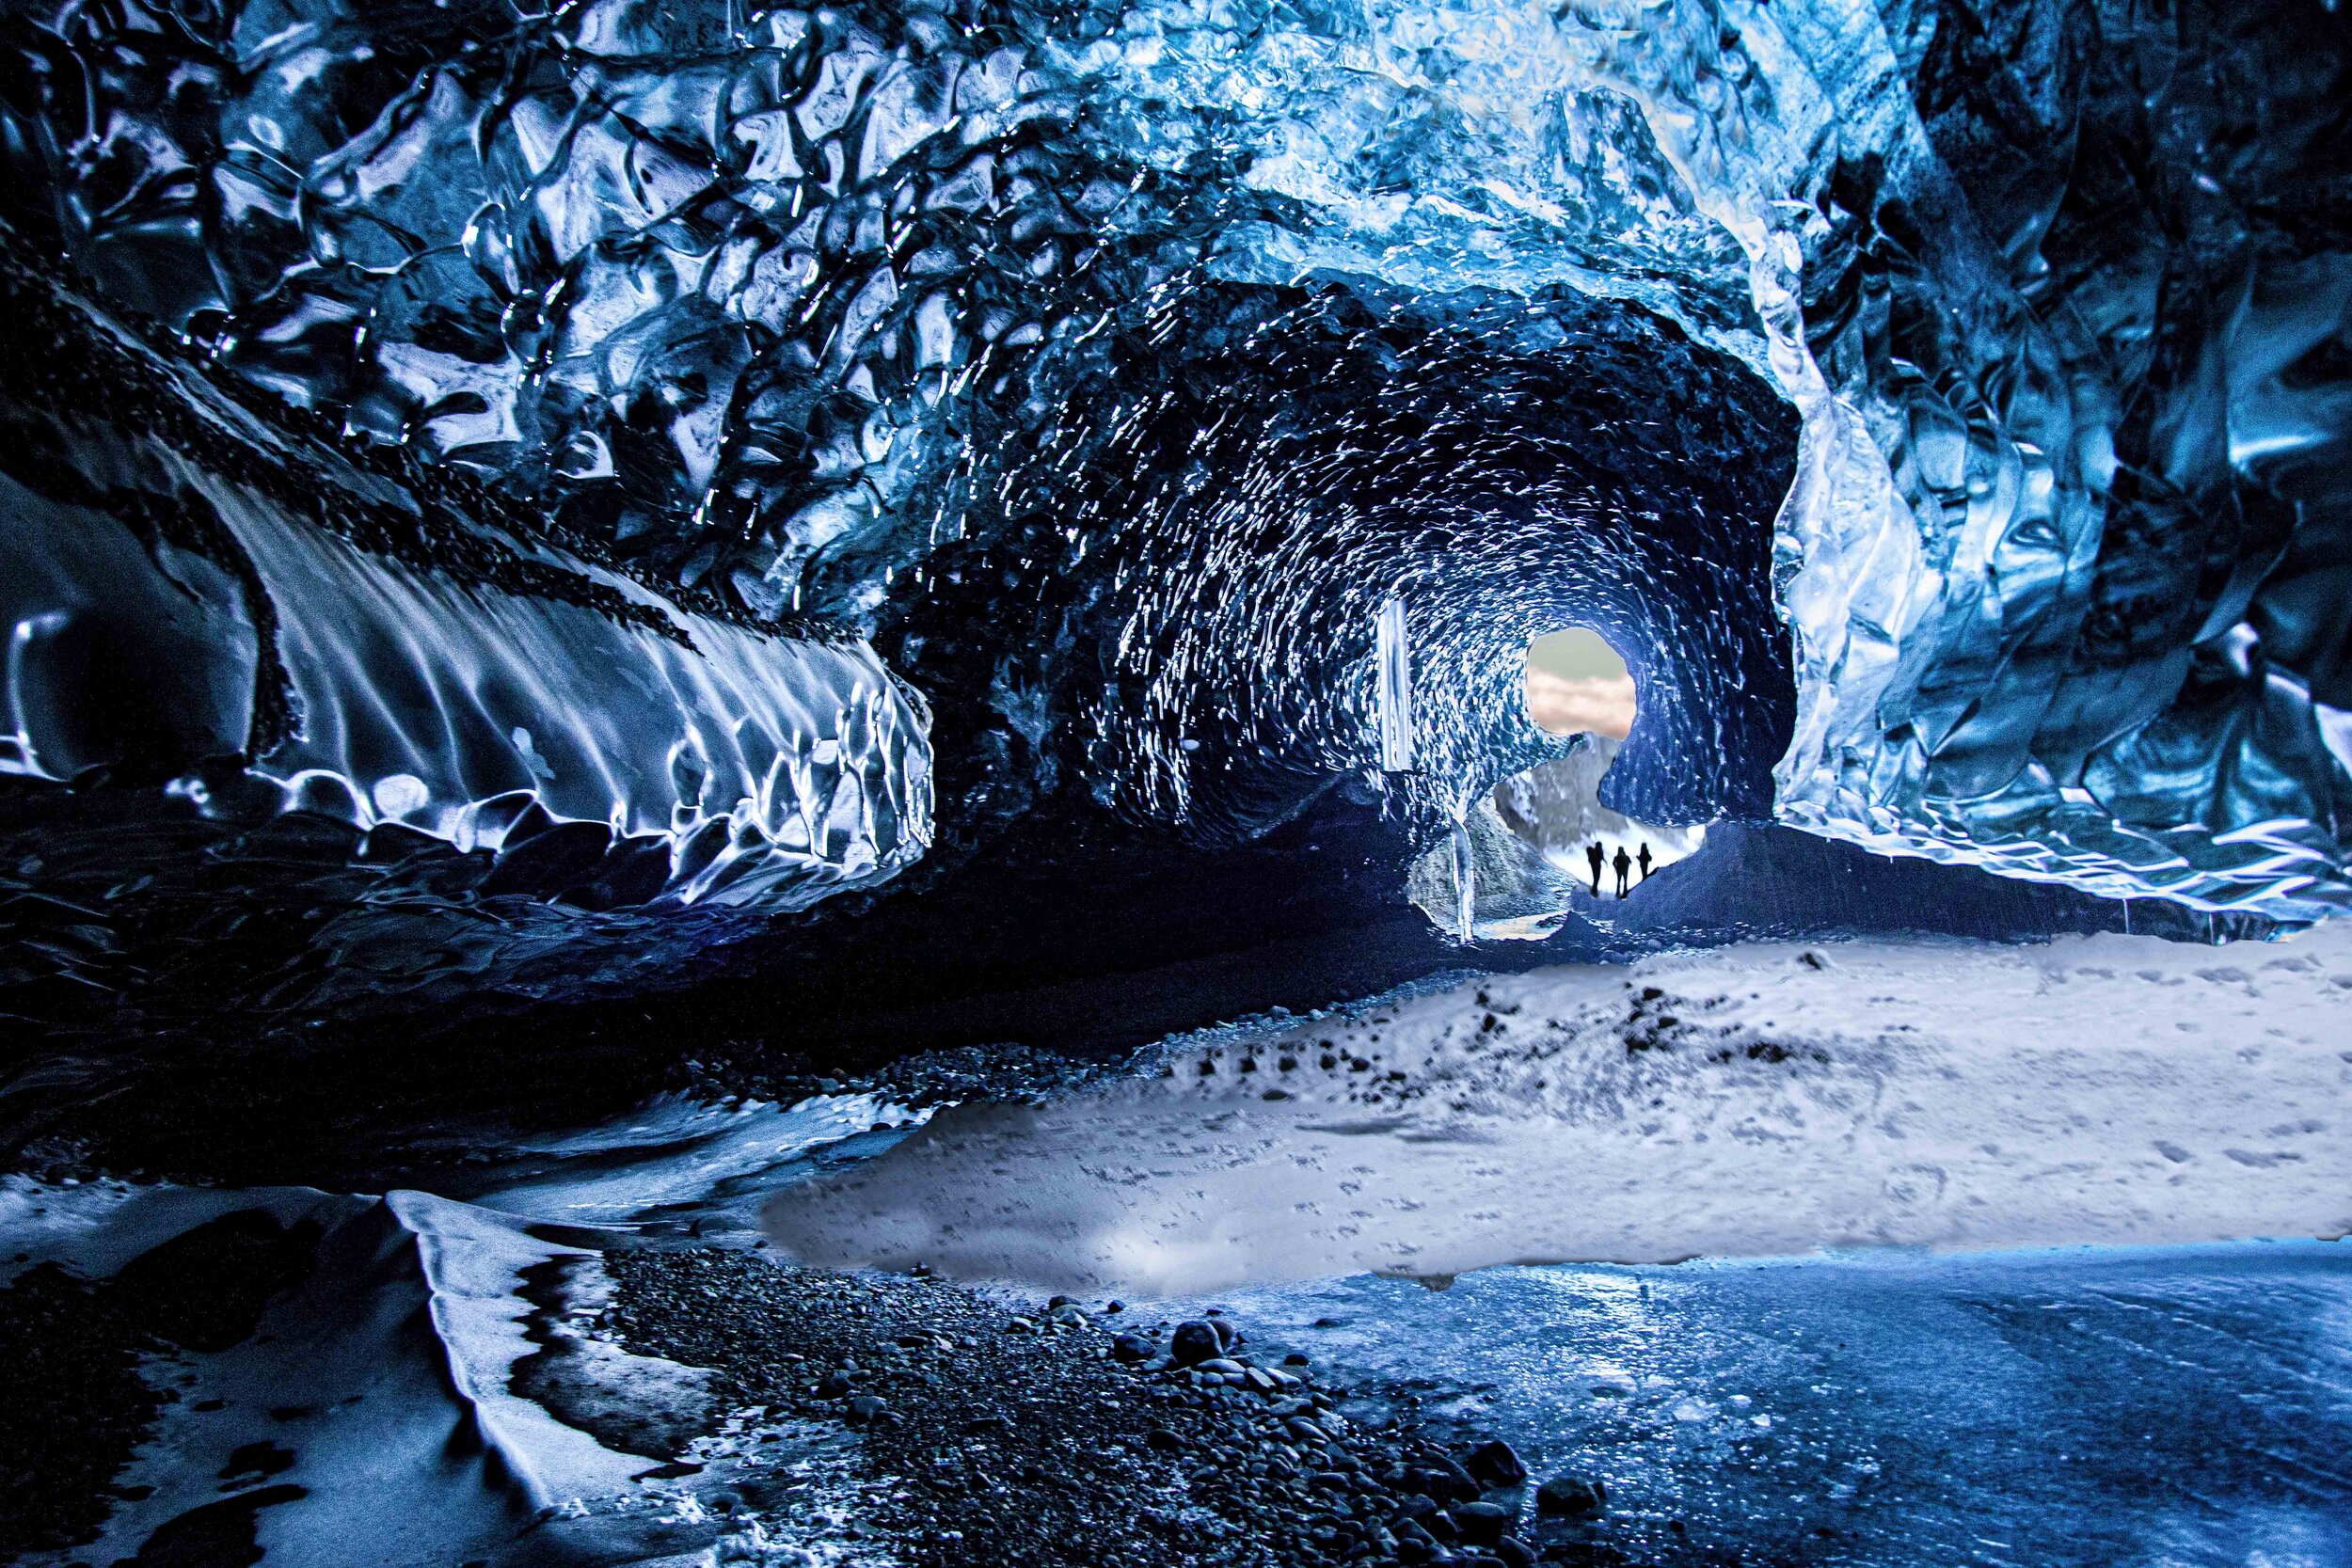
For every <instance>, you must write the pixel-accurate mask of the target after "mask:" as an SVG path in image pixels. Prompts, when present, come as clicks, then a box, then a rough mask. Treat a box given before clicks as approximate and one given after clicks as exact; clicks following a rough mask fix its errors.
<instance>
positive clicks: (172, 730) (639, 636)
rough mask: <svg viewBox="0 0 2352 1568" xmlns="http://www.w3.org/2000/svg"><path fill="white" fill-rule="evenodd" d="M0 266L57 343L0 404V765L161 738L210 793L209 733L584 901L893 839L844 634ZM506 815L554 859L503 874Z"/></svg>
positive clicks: (887, 730)
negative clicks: (473, 501)
mask: <svg viewBox="0 0 2352 1568" xmlns="http://www.w3.org/2000/svg"><path fill="white" fill-rule="evenodd" d="M7 271H8V277H7V283H8V287H7V295H8V300H9V303H10V305H11V307H12V308H13V309H15V310H16V311H17V312H18V315H19V319H20V322H21V323H22V324H23V325H25V326H26V327H27V328H28V332H27V338H28V341H33V340H34V339H35V338H37V337H38V336H39V335H40V334H42V333H46V334H47V340H46V341H47V346H48V347H49V348H50V349H51V350H52V351H53V352H54V353H56V354H58V355H63V356H72V357H73V358H74V359H76V360H77V361H79V362H80V373H78V374H72V375H65V374H52V375H50V376H48V378H47V382H46V385H45V386H44V387H43V388H41V391H42V394H43V395H42V397H41V399H40V402H39V403H38V404H36V403H35V401H34V400H32V399H29V398H26V399H24V401H23V402H22V403H20V404H19V406H18V407H17V408H16V409H15V410H13V418H12V419H11V420H10V431H11V435H12V436H13V437H15V438H16V440H17V441H18V442H19V447H18V451H17V456H16V466H17V470H18V473H19V474H21V475H23V476H24V477H23V478H17V477H10V478H8V479H5V480H0V483H4V484H6V485H7V487H8V500H9V502H10V504H9V506H8V510H7V512H6V514H5V515H0V561H5V562H6V563H7V567H8V570H7V572H6V575H5V580H0V619H5V621H6V622H7V623H8V625H10V626H13V627H14V633H13V636H12V638H11V641H10V646H9V650H8V665H7V686H6V690H5V699H6V702H5V708H4V709H0V712H5V715H6V717H7V719H8V731H9V734H8V736H6V737H5V739H0V748H5V749H0V771H7V772H11V773H15V774H18V775H20V776H27V777H32V778H38V779H48V780H73V779H77V778H80V777H82V776H84V775H87V774H91V773H93V772H102V771H103V770H107V769H124V770H126V771H128V772H130V773H131V774H133V775H137V774H138V773H140V772H142V771H147V772H157V771H161V772H171V771H174V770H177V769H183V768H185V769H189V771H187V772H185V773H183V775H182V776H181V777H180V778H179V779H178V780H177V781H176V782H175V783H174V784H173V785H172V787H173V788H174V789H175V790H179V791H181V792H183V793H186V794H188V795H190V796H191V797H193V798H194V799H196V800H198V802H199V804H201V805H206V806H210V805H212V804H213V803H214V802H213V800H212V799H211V797H212V795H213V793H214V791H215V788H216V787H218V786H219V778H218V775H217V773H216V772H213V773H209V774H208V771H207V765H218V764H220V763H222V762H225V761H230V760H233V759H235V758H238V757H240V756H245V757H249V758H250V761H251V767H250V774H249V776H250V777H251V778H254V779H258V780H265V781H268V782H269V783H272V784H277V785H278V787H279V788H280V789H281V790H282V792H283V799H284V802H285V803H286V804H287V805H289V806H300V807H302V808H304V809H306V810H310V811H316V812H323V813H326V815H329V816H337V817H340V818H342V819H343V820H345V821H348V822H350V823H352V824H354V825H355V826H356V827H358V828H360V829H362V830H368V829H374V828H377V827H379V826H386V825H393V826H397V827H401V828H405V829H409V830H413V831H415V832H420V833H422V834H425V835H429V836H431V837H436V838H439V839H443V840H446V841H448V842H450V843H452V844H453V845H455V846H456V847H458V848H460V849H464V850H472V849H477V848H479V849H488V850H499V849H501V848H510V849H513V850H515V851H516V854H515V855H513V856H509V857H507V858H506V860H505V861H504V862H503V863H501V867H499V868H494V869H492V871H491V872H490V874H489V878H488V879H487V881H486V882H485V887H486V888H491V889H500V888H502V887H503V888H506V889H509V890H513V891H535V892H547V893H553V892H560V891H564V890H565V888H567V887H569V888H575V889H579V890H580V897H579V898H578V899H577V900H576V901H580V902H587V903H590V904H591V906H592V907H595V906H596V905H604V906H610V905H613V904H631V903H643V902H645V901H646V900H648V899H651V898H653V897H655V896H656V895H663V894H665V893H666V895H668V896H669V897H671V898H673V899H675V900H677V901H680V902H685V903H695V902H705V901H708V902H715V903H756V904H759V905H761V906H763V907H767V908H785V909H789V908H795V907H799V906H801V905H803V904H806V903H808V902H812V901H814V900H815V899H816V898H818V897H821V896H823V895H825V894H827V893H829V892H832V891H835V890H837V889H840V888H844V887H852V886H857V885H861V884H863V883H869V882H872V881H876V880H879V879H883V878H886V877H888V876H890V875H891V874H892V873H894V872H895V871H897V870H898V868H900V867H901V866H903V865H905V864H906V863H909V862H910V861H912V860H914V858H916V857H917V856H919V855H920V854H921V853H922V850H923V847H924V846H925V844H926V843H927V842H928V839H929V835H930V794H929V791H930V745H929V740H928V736H927V730H928V719H927V716H926V715H925V714H924V713H923V712H922V710H921V707H920V699H919V698H917V697H914V696H913V695H911V693H909V692H908V691H907V690H906V689H904V688H903V686H902V685H901V684H900V683H898V681H896V680H895V679H894V678H893V677H892V676H891V675H890V673H888V672H887V671H886V670H885V669H884V668H883V667H882V664H881V663H880V661H879V660H877V659H876V658H875V657H874V655H873V653H872V651H871V650H870V649H868V648H866V647H865V646H864V645H863V644H862V643H860V642H858V641H855V640H854V639H849V638H843V637H839V636H834V637H830V638H827V639H823V640H817V639H812V638H807V637H803V638H790V637H783V636H778V635H775V634H773V633H772V632H770V631H768V630H765V629H761V628H759V627H757V626H753V625H750V624H746V623H744V622H741V621H740V620H729V619H726V618H724V617H722V616H717V615H711V614H707V613H705V614H697V613H694V612H692V611H690V610H685V609H682V608H680V607H679V606H678V605H676V604H675V603H673V602H671V601H670V600H668V599H665V598H664V597H662V596H661V595H660V594H656V593H654V592H652V591H650V590H648V589H646V588H644V587H643V586H642V585H640V584H639V583H637V582H636V581H634V580H633V579H631V578H628V576H627V575H625V574H623V573H621V572H618V571H615V570H612V569H611V568H607V567H602V566H599V565H596V563H594V562H588V561H583V560H580V559H578V558H577V557H574V556H571V555H568V554H566V553H565V552H564V550H563V549H562V548H561V546H559V545H557V544H554V543H551V542H549V541H548V540H546V539H544V538H536V537H532V536H529V535H520V534H516V533H512V532H502V531H500V530H498V529H497V528H496V527H495V526H494V524H495V522H496V519H494V518H492V517H490V516H487V515H482V516H467V515H463V514H461V513H459V512H457V511H456V510H455V509H453V508H451V507H449V506H447V505H446V504H445V503H444V502H443V501H442V499H441V498H437V497H435V496H433V495H431V494H430V493H421V492H419V491H417V490H413V489H410V488H408V487H405V486H404V485H402V484H401V483H398V482H397V481H395V480H394V479H391V478H389V477H388V476H386V475H381V474H375V473H370V472H368V471H366V470H365V469H363V468H360V467H356V466H354V465H353V464H350V463H348V462H346V461H344V460H342V458H341V457H340V456H339V455H338V454H337V453H336V452H335V451H333V450H332V449H330V448H327V447H326V446H324V445H322V444H320V443H317V442H314V441H307V440H305V439H303V438H302V437H301V436H297V435H294V434H292V433H289V432H285V431H281V430H278V429H276V428H274V427H272V426H271V425H269V424H267V423H265V422H264V421H263V420H260V419H258V418H257V417H255V416H254V415H253V414H251V413H250V412H248V411H246V409H243V408H241V407H239V406H238V405H237V404H235V403H234V402H233V401H232V400H230V399H229V398H226V397H224V396H222V395H221V394H220V393H219V391H218V390H217V389H216V388H213V387H212V386H211V385H209V384H208V383H207V382H206V380H205V379H204V377H202V376H201V375H200V374H199V373H197V372H195V371H193V370H192V369H190V368H189V367H186V366H183V365H179V364H175V363H173V362H172V361H171V360H170V359H169V358H168V357H167V356H164V355H161V354H158V353H156V352H155V351H154V350H153V349H152V348H151V347H150V346H149V345H148V344H146V343H145V342H143V341H141V340H140V339H139V338H138V337H136V336H135V334H133V333H130V332H128V331H125V330H123V329H121V328H119V327H118V326H116V325H113V324H111V323H109V322H107V321H105V320H104V319H103V317H101V316H100V315H99V314H97V313H96V312H94V311H92V310H90V309H87V308H86V307H85V306H84V305H83V304H82V303H81V302H79V301H78V300H76V299H75V298H74V297H73V296H72V294H71V293H69V292H67V291H64V290H61V289H58V288H56V287H54V285H53V284H52V283H51V282H49V281H48V280H45V279H43V278H42V277H40V275H39V273H38V272H37V271H36V270H34V269H32V268H31V267H29V266H27V265H26V264H25V263H24V259H22V258H20V257H11V258H9V259H8V263H7ZM26 373H27V372H26V371H25V370H24V369H23V368H20V370H19V371H18V372H17V375H18V376H19V377H20V378H23V377H24V376H25V375H26ZM31 373H33V374H40V373H41V372H39V371H34V372H31ZM22 387H23V381H22V379H20V381H19V389H20V396H21V395H22ZM67 454H71V455H70V456H69V455H67ZM433 523H439V524H441V525H442V526H443V527H444V528H445V529H447V530H448V532H446V533H444V534H443V535H442V536H440V537H438V538H435V539H432V540H431V541H430V543H429V545H425V546H415V547H407V546H404V544H403V543H402V542H401V539H400V535H401V534H402V533H403V532H404V531H407V530H410V529H414V528H416V527H417V525H419V524H424V525H426V526H427V527H428V528H429V527H430V526H431V525H432V524H433ZM142 531H143V532H144V533H145V535H146V536H145V537H141V533H142ZM566 824H570V825H572V826H571V827H570V828H566V827H565V825H566ZM534 835H536V836H537V837H538V838H539V839H540V843H541V845H542V846H544V845H545V844H547V843H550V842H555V841H558V840H563V841H565V842H568V843H569V845H570V846H571V847H570V850H569V851H568V853H567V855H566V856H565V857H563V858H564V859H566V860H568V862H569V863H570V867H569V869H570V871H571V878H570V880H569V881H568V882H561V881H559V882H557V883H556V884H555V885H552V886H548V885H544V884H545V883H546V878H545V877H544V876H538V877H533V876H532V875H529V874H526V872H525V862H526V861H528V860H530V859H532V857H534V856H536V858H538V859H547V858H548V857H547V856H546V855H545V854H544V853H542V852H540V851H539V850H534V849H532V848H528V847H526V841H528V840H531V839H532V838H533V837H534ZM540 869H541V871H543V872H544V871H547V870H550V869H553V867H551V866H550V867H542V868H540Z"/></svg>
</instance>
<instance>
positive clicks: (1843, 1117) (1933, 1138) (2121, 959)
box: [766, 928, 2352, 1296]
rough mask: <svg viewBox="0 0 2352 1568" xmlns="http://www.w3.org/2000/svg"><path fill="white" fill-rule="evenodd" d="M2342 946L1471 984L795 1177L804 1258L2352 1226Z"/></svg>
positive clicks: (966, 1265) (1210, 1282) (1316, 1268)
mask: <svg viewBox="0 0 2352 1568" xmlns="http://www.w3.org/2000/svg"><path fill="white" fill-rule="evenodd" d="M2346 977H2352V931H2344V930H2337V929H2333V928H2322V929H2320V930H2317V931H2314V932H2312V933H2311V934H2310V935H2307V936H2305V937H2303V938H2301V939H2299V940H2297V941H2296V942H2292V943H2282V944H2280V945H2277V946H2254V945H2250V944H2249V946H2246V947H2241V948H2238V949H2233V951H2232V954H2231V957H2230V958H2229V959H2227V960H2223V959H2221V958H2218V957H2217V954H2216V953H2215V951H2214V950H2213V949H2211V948H2207V947H2195V946H2186V945H2173V944H2169V943H2166V942H2159V941H2156V940H2153V939H2150V938H2130V937H2118V936H2111V935H2108V936H2095V937H2090V938H2074V939H2063V940H2060V941H2058V942H2052V943H2050V944H2049V945H2047V946H2044V947H2038V948H2006V949H2002V948H1984V947H1975V946H1961V945H1945V944H1933V943H1893V942H1884V943H1851V944H1840V945H1836V946H1835V947H1821V946H1819V945H1816V946H1812V947H1800V946H1793V945H1776V944H1775V945H1753V946H1745V947H1739V948H1730V949H1721V950H1717V951H1713V952H1709V953H1704V954H1697V955H1676V956H1671V957H1665V958H1653V959H1651V960H1648V961H1646V962H1644V963H1642V964H1639V965H1637V966H1634V967H1633V968H1631V969H1616V968H1597V967H1575V968H1563V969H1555V970H1549V971H1541V972H1537V973H1534V974H1526V975H1522V976H1517V977H1511V978H1498V979H1491V980H1487V981H1484V982H1472V983H1465V984H1463V985H1461V986H1459V987H1456V988H1454V989H1453V990H1445V991H1439V992H1436V993H1432V994H1425V995H1422V996H1418V997H1412V998H1408V999H1401V1000H1397V1001H1395V1002H1394V1003H1393V1004H1392V1005H1390V1006H1379V1007H1376V1008H1367V1009H1358V1010H1355V1011H1353V1012H1352V1013H1351V1014H1349V1015H1347V1016H1344V1017H1333V1018H1330V1019H1328V1020H1325V1021H1321V1022H1311V1023H1307V1024H1302V1025H1300V1026H1297V1027H1294V1028H1290V1029H1287V1030H1283V1031H1280V1032H1272V1033H1267V1034H1264V1035H1263V1036H1260V1037H1255V1038H1249V1039H1244V1040H1242V1041H1239V1042H1233V1043H1227V1044H1223V1045H1216V1046H1211V1047H1208V1048H1206V1049H1205V1050H1203V1051H1201V1052H1199V1053H1193V1054H1190V1055H1187V1056H1184V1057H1181V1058H1178V1059H1176V1060H1174V1061H1173V1062H1171V1063H1170V1065H1169V1071H1168V1076H1166V1077H1163V1078H1160V1079H1157V1080H1142V1081H1135V1080H1130V1081H1123V1082H1119V1083H1113V1084H1107V1085H1099V1086H1096V1087H1093V1088H1090V1089H1089V1090H1087V1091H1086V1092H1084V1093H1081V1094H1078V1095H1075V1096H1073V1097H1071V1098H1069V1099H1067V1100H1063V1101H1057V1102H1055V1103H1052V1104H1048V1105H1044V1106H1036V1107H1032V1106H966V1107H962V1108H960V1109H958V1110H955V1111H952V1112H948V1113H946V1114H943V1115H942V1116H939V1117H934V1118H933V1120H932V1121H931V1123H930V1125H929V1126H928V1127H927V1128H925V1129H924V1130H923V1131H921V1132H917V1133H915V1134H914V1135H913V1136H912V1137H909V1138H908V1139H906V1140H905V1141H904V1142H902V1143H900V1144H899V1145H898V1146H897V1147H896V1148H893V1149H892V1150H890V1151H889V1152H888V1153H887V1154H884V1155H883V1156H882V1157H880V1158H878V1159H876V1160H874V1161H872V1162H869V1163H867V1164H864V1165H861V1166H857V1167H855V1168H852V1169H850V1170H848V1171H846V1172H843V1173H841V1174H839V1175H836V1176H834V1177H831V1178H828V1179H825V1180H818V1181H815V1182H811V1183H807V1184H804V1185H801V1186H797V1187H794V1188H790V1189H787V1190H786V1191H784V1192H782V1193H780V1194H778V1195H777V1196H776V1197H775V1198H774V1200H773V1201H772V1202H771V1204H770V1206H769V1208H768V1211H767V1215H766V1223H767V1226H768V1229H769V1233H770V1235H771V1237H772V1238H773V1239H774V1240H775V1241H776V1242H777V1243H778V1244H780V1245H781V1246H783V1247H784V1248H786V1249H787V1251H788V1252H790V1253H791V1254H792V1255H793V1256H795V1257H797V1258H800V1259H803V1260H805V1261H808V1262H811V1263H818V1264H823V1265H828V1266H844V1265H870V1266H876V1267H882V1268H893V1269H897V1268H906V1267H909V1266H911V1265H913V1264H914V1263H915V1262H918V1261H920V1262H924V1263H928V1264H929V1265H930V1267H931V1268H932V1269H934V1270H937V1271H940V1272H942V1273H945V1274H947V1275H954V1276H958V1277H961V1278H967V1279H985V1280H998V1281H1004V1282H1008V1283H1017V1284H1020V1285H1023V1286H1027V1287H1033V1288H1038V1289H1062V1290H1071V1291H1119V1292H1124V1293H1127V1294H1130V1295H1143V1296H1149V1295H1154V1294H1159V1295H1167V1294H1179V1293H1189V1292H1195V1291H1213V1290H1216V1289H1221V1288H1225V1287H1228V1286H1232V1285H1238V1284H1243V1283H1248V1282H1251V1281H1265V1280H1282V1279H1304V1278H1314V1277H1324V1276H1329V1275H1342V1274H1348V1273H1354V1272H1358V1271H1362V1270H1373V1271H1378V1272H1385V1273H1391V1274H1401V1275H1424V1276H1431V1275H1455V1274H1460V1273H1463V1272H1466V1271H1469V1270H1472V1269H1477V1268H1482V1267H1486V1266H1489V1265H1493V1264H1499V1263H1508V1262H1533V1261H1598V1260H1614V1261H1626V1262H1641V1261H1670V1260H1674V1259H1684V1258H1691V1257H1696V1256H1702V1255H1711V1256H1721V1257H1739V1256H1746V1257H1763V1256H1778V1255H1788V1254H1798V1253H1804V1252H1807V1251H1811V1250H1815V1249H1820V1248H1842V1247H1853V1246H1868V1245H1916V1246H1931V1247H1963V1248H1976V1247H2002V1246H2027V1245H2054V1244H2056V1245H2062V1244H2072V1243H2182V1242H2199V1241H2214V1240H2223V1239H2230V1238H2237V1237H2247V1236H2296V1235H2301V1236H2312V1235H2321V1236H2330V1235H2338V1234H2342V1233H2344V1232H2345V1231H2347V1230H2352V1053H2346V1051H2345V1049H2344V1039H2345V1030H2344V1022H2345V1017H2346V1015H2345V1012H2344V984H2345V980H2346Z"/></svg>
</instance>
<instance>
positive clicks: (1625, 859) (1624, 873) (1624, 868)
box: [1610, 844, 1633, 898]
mask: <svg viewBox="0 0 2352 1568" xmlns="http://www.w3.org/2000/svg"><path fill="white" fill-rule="evenodd" d="M1610 864H1611V865H1613V866H1615V867H1616V868H1617V896H1618V897H1620V898H1622V897H1624V896H1625V879H1627V878H1628V877H1629V876H1631V875H1632V874H1633V857H1632V856H1631V855H1629V854H1627V853H1626V852H1625V846H1624V845H1622V844H1620V845H1618V846H1617V858H1616V859H1615V860H1613V861H1611V862H1610Z"/></svg>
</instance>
